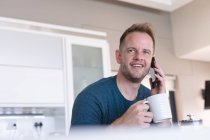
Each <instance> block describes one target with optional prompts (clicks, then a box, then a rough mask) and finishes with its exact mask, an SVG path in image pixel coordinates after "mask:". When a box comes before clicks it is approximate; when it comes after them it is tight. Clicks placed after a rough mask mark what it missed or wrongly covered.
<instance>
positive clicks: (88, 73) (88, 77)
mask: <svg viewBox="0 0 210 140" xmlns="http://www.w3.org/2000/svg"><path fill="white" fill-rule="evenodd" d="M64 53H65V54H64V56H65V57H64V67H65V68H64V69H65V71H64V72H65V74H66V76H65V77H66V78H67V79H66V80H67V81H66V84H67V85H66V89H67V91H66V92H67V93H68V94H66V95H67V97H66V99H67V101H66V103H67V104H66V106H67V109H68V110H66V112H67V114H68V115H66V116H67V118H66V119H67V120H66V122H69V124H68V126H70V121H71V113H72V106H73V102H74V99H75V97H76V96H77V95H78V94H79V93H80V91H81V90H82V89H84V88H85V87H86V86H87V85H89V84H91V83H93V82H95V81H97V80H99V79H101V78H103V77H107V76H110V74H111V69H110V59H109V49H108V43H107V41H106V40H104V39H95V38H88V37H79V36H69V37H68V38H67V41H66V45H65V48H64ZM67 131H68V130H67Z"/></svg>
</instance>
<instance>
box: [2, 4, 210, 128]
mask: <svg viewBox="0 0 210 140" xmlns="http://www.w3.org/2000/svg"><path fill="white" fill-rule="evenodd" d="M209 13H210V2H209V0H193V1H192V2H190V3H188V4H186V5H184V6H183V7H181V8H179V9H176V10H174V11H171V12H167V11H161V10H157V9H151V8H146V7H142V6H136V5H131V4H126V3H123V2H119V1H112V0H59V1H58V0H44V1H43V0H36V1H35V0H19V1H13V0H7V1H4V0H0V17H6V18H12V19H20V20H26V21H32V22H39V23H47V24H51V25H61V26H65V27H75V28H81V29H84V30H86V29H87V30H94V31H99V32H98V33H99V34H102V35H98V34H97V35H95V34H94V35H93V34H91V35H90V34H88V35H87V36H91V37H92V36H96V38H100V39H102V45H101V46H109V48H108V51H109V54H107V53H106V51H107V50H105V51H104V53H102V55H103V54H105V55H106V56H109V55H110V57H109V58H108V60H107V61H108V62H106V63H107V65H106V66H104V67H106V69H107V70H108V71H109V70H111V71H112V72H116V71H117V69H118V64H117V63H116V61H115V56H114V52H115V50H116V49H117V48H118V42H119V37H120V35H121V34H122V32H123V31H124V30H125V29H126V28H127V27H128V26H130V25H131V24H133V23H138V22H150V23H152V25H153V27H154V29H155V35H156V42H157V44H156V59H157V62H158V63H159V65H161V66H162V68H163V70H164V71H165V73H166V74H167V75H168V76H169V77H170V76H172V77H175V79H173V80H174V84H175V87H174V90H175V99H176V109H177V114H178V120H183V119H186V117H187V115H188V114H194V115H195V116H196V117H197V118H201V119H202V120H203V124H204V125H206V126H210V118H209V116H210V111H209V110H207V109H204V99H203V97H202V89H204V86H205V80H210V71H209V69H210V63H209V61H210V57H209V56H210V55H206V54H209V53H208V52H209V49H208V48H209V44H210V40H209V36H210V32H209V28H210V19H209ZM1 23H3V22H2V21H1ZM24 28H25V27H24ZM28 28H30V27H28ZM50 29H51V30H52V28H50ZM69 32H71V31H69ZM103 33H106V35H104V34H103ZM52 36H53V37H54V36H56V37H57V38H56V37H55V38H56V39H55V40H54V41H55V42H54V43H57V44H59V43H60V44H61V46H63V44H65V43H67V44H68V43H69V42H70V44H71V41H68V40H71V39H69V38H68V39H66V40H65V39H64V40H65V41H66V42H65V41H64V42H65V43H64V42H63V36H62V37H61V38H60V35H57V34H56V35H54V34H53V35H52ZM98 36H99V37H98ZM4 37H5V36H3V35H2V36H1V39H4ZM53 37H52V38H53ZM48 39H49V40H51V39H50V38H48ZM79 40H80V39H79ZM50 46H51V44H48V46H45V49H46V50H45V53H43V58H44V55H45V54H47V52H48V50H50V49H51V48H50ZM64 46H65V45H64ZM99 46H100V45H99ZM8 51H9V50H8ZM10 51H12V50H10ZM32 51H33V50H32ZM66 51H68V50H66ZM70 51H71V50H70ZM16 52H17V50H16ZM26 52H27V51H26ZM50 52H51V51H50ZM55 52H57V54H61V53H59V52H61V50H54V51H52V53H49V54H48V56H49V57H48V59H49V62H51V61H52V63H50V64H49V65H50V66H49V67H50V68H52V69H50V70H49V71H51V72H52V73H49V71H46V73H48V76H49V77H50V76H52V75H54V79H57V80H58V81H57V82H58V83H56V82H55V83H51V86H52V85H54V86H55V85H59V88H55V87H54V88H53V89H55V90H58V92H64V91H62V90H64V89H65V88H62V85H60V84H61V83H62V82H60V83H59V80H60V81H62V80H63V79H62V75H63V73H62V72H61V71H59V70H61V69H62V68H63V67H64V64H63V62H62V61H57V60H62V59H63V58H62V56H60V55H55V54H56V53H55ZM75 52H77V51H75ZM1 53H2V55H3V52H1ZM35 53H36V52H35ZM70 53H71V52H70ZM37 54H38V52H37ZM96 54H97V51H96ZM198 54H199V56H198ZM28 55H29V56H30V55H31V54H28ZM34 55H36V54H34ZM39 55H40V53H39ZM41 56H42V55H41ZM205 56H206V57H205ZM67 57H68V55H67ZM75 57H76V56H75ZM2 58H3V57H2ZM65 58H66V57H65ZM105 58H107V57H105ZM50 59H52V60H51V61H50ZM66 59H67V58H66ZM109 59H110V61H109ZM53 60H55V61H56V62H55V61H53ZM0 61H1V66H2V67H4V68H5V66H6V65H5V64H3V63H5V62H6V61H7V60H5V59H2V60H0ZM41 61H42V59H41V58H40V62H41ZM101 61H102V60H101ZM34 62H35V61H34ZM109 62H110V63H111V65H110V67H109V66H108V63H109ZM26 63H27V62H26ZM42 63H43V64H44V63H45V62H42ZM39 64H40V63H39ZM54 64H55V65H54ZM91 65H94V66H95V64H91ZM66 67H67V68H66V69H68V66H66ZM99 67H101V66H99ZM41 68H43V67H41ZM2 69H3V68H2ZM5 69H8V70H10V69H9V68H8V67H7V68H5ZM8 70H6V71H8ZM26 71H28V69H27V70H26ZM26 71H24V72H26ZM32 71H33V70H32ZM42 72H43V73H42V74H43V75H45V74H46V73H45V72H44V71H42ZM55 73H56V75H55ZM105 73H106V72H105ZM106 74H107V75H109V74H108V72H107V73H106ZM64 75H65V72H64ZM68 76H69V75H68ZM40 77H41V76H40ZM20 78H21V77H20ZM29 78H30V76H29ZM69 79H71V75H70V78H69ZM69 79H67V81H70V80H69ZM39 80H40V79H39ZM48 82H49V81H48ZM37 83H39V81H38V82H37ZM37 83H36V84H37ZM44 83H46V82H45V81H43V84H44ZM67 83H68V82H67ZM39 85H40V87H43V86H41V84H39ZM13 86H14V85H12V86H11V89H12V87H13ZM69 88H70V87H69ZM53 89H51V90H49V89H47V88H43V90H46V92H52V93H54V94H52V96H50V95H49V94H46V95H43V98H42V99H40V100H41V101H43V102H44V101H47V100H48V99H49V100H50V103H49V104H48V105H43V102H42V103H41V107H40V104H39V105H37V104H36V100H37V101H38V102H39V98H38V97H40V96H37V99H36V98H35V101H34V103H29V104H30V105H29V106H27V105H25V104H24V105H25V106H24V105H23V103H20V104H21V106H19V105H16V104H15V103H14V104H12V105H11V106H12V107H15V106H16V110H21V109H23V108H24V109H25V110H24V111H26V112H27V111H28V110H30V111H31V112H33V111H34V112H36V113H31V114H36V115H37V116H38V117H41V118H42V117H43V114H44V115H45V116H48V117H49V118H51V117H52V116H55V115H56V114H58V115H57V117H56V120H62V121H60V122H61V123H60V124H64V125H66V126H65V127H68V126H69V118H70V116H69V115H70V111H67V109H69V108H71V105H69V103H66V102H72V101H73V99H70V100H67V99H66V98H68V97H70V96H65V99H63V98H62V97H63V96H59V95H58V96H57V95H56V93H55V90H53ZM41 90H42V89H37V91H30V88H28V89H27V92H31V93H34V94H39V93H38V92H39V91H41ZM65 92H67V91H65ZM40 93H41V94H42V92H40ZM53 95H55V96H53ZM3 96H7V95H5V94H4V93H0V97H1V98H4V97H3ZM49 96H50V97H49ZM51 97H52V98H51ZM57 97H59V98H57ZM10 98H12V100H13V101H14V102H15V99H16V98H18V97H14V96H13V97H10ZM26 98H27V96H26ZM21 99H22V98H21ZM56 99H58V100H56ZM64 100H65V102H64ZM0 101H1V103H0V104H2V107H4V106H5V107H6V108H3V109H2V110H3V111H2V112H7V114H10V113H8V112H11V110H12V108H10V106H9V105H8V104H6V105H5V102H6V101H5V100H3V99H2V100H0ZM10 101H11V100H10ZM23 101H29V100H23ZM51 103H52V104H51ZM70 104H71V103H70ZM66 105H67V106H69V108H63V106H66ZM34 108H35V109H34ZM30 111H29V112H30ZM37 112H38V113H37ZM66 112H68V115H66V116H65V117H64V120H67V124H65V123H66V121H63V118H62V117H61V116H62V115H63V114H65V113H66ZM26 114H30V113H26ZM33 117H34V116H33ZM50 121H51V120H50V119H49V120H48V121H47V123H48V122H50ZM35 122H37V123H40V119H38V120H36V121H35ZM35 122H33V123H35ZM13 124H14V123H12V124H11V126H13ZM39 125H40V124H39ZM53 125H56V124H53ZM57 131H58V132H60V129H59V130H57ZM62 131H63V130H62ZM65 131H66V132H68V129H66V130H65Z"/></svg>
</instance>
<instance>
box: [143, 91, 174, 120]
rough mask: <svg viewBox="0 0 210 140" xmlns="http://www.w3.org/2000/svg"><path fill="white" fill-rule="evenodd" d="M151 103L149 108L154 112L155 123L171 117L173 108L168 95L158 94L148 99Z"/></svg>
mask: <svg viewBox="0 0 210 140" xmlns="http://www.w3.org/2000/svg"><path fill="white" fill-rule="evenodd" d="M146 100H147V101H148V104H149V109H150V111H151V112H152V113H153V121H154V123H159V122H163V121H164V120H166V119H171V118H172V115H171V108H170V104H169V98H168V95H167V94H165V93H161V94H156V95H152V96H150V97H148V98H147V99H146Z"/></svg>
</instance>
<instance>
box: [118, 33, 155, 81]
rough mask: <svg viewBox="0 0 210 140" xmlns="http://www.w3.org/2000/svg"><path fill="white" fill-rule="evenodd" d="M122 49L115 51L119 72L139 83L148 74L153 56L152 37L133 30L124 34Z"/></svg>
mask: <svg viewBox="0 0 210 140" xmlns="http://www.w3.org/2000/svg"><path fill="white" fill-rule="evenodd" d="M122 45H123V46H122V50H120V51H119V52H118V53H116V59H117V62H118V63H119V64H120V72H121V73H122V74H123V75H124V77H125V78H126V79H128V80H130V81H132V82H134V83H139V82H141V81H142V79H143V78H144V77H145V76H146V75H147V74H148V72H149V69H150V65H151V60H152V56H153V53H154V52H153V51H154V49H153V41H152V38H151V37H150V36H149V35H148V34H146V33H141V32H133V33H130V34H128V35H127V36H126V38H125V40H124V42H123V44H122Z"/></svg>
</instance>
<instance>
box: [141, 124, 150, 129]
mask: <svg viewBox="0 0 210 140" xmlns="http://www.w3.org/2000/svg"><path fill="white" fill-rule="evenodd" d="M141 127H142V128H149V127H150V123H142V124H141Z"/></svg>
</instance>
